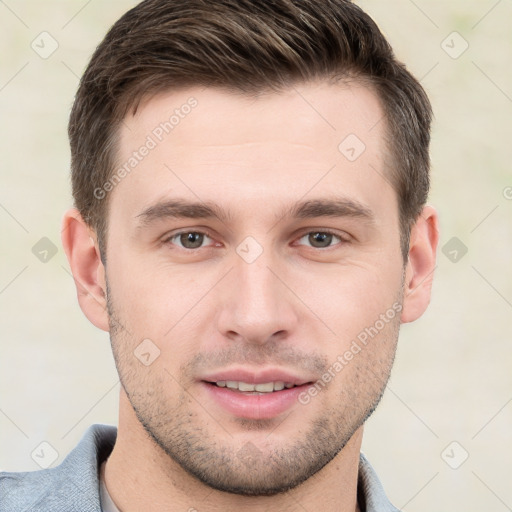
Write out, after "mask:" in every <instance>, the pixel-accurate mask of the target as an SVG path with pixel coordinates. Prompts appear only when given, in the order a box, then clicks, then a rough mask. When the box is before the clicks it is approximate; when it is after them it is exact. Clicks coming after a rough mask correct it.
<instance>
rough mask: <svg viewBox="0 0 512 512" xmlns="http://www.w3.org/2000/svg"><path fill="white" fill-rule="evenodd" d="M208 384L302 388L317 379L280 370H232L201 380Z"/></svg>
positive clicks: (209, 375) (206, 376) (204, 377)
mask: <svg viewBox="0 0 512 512" xmlns="http://www.w3.org/2000/svg"><path fill="white" fill-rule="evenodd" d="M201 380H202V381H206V382H219V381H235V382H246V383H247V384H265V383H267V382H285V383H291V384H294V385H295V386H301V385H303V384H307V383H309V382H314V381H316V379H315V378H310V377H308V376H299V375H296V374H294V373H292V372H290V371H287V370H282V369H279V368H263V369H254V370H250V369H248V368H232V369H227V370H219V371H217V372H215V373H210V374H208V375H205V376H203V377H202V378H201Z"/></svg>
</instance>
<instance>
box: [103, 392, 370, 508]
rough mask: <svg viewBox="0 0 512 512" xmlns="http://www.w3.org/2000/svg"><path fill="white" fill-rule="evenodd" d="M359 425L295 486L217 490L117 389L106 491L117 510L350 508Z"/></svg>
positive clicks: (353, 497) (354, 502)
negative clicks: (252, 492)
mask: <svg viewBox="0 0 512 512" xmlns="http://www.w3.org/2000/svg"><path fill="white" fill-rule="evenodd" d="M362 430H363V428H362V427H361V428H360V429H358V430H357V431H356V433H355V434H354V435H353V436H352V438H351V439H350V441H349V442H348V443H347V444H346V446H345V447H344V448H343V450H341V452H340V453H338V455H337V456H336V457H335V458H334V459H333V460H331V462H329V463H328V464H327V465H326V466H324V467H323V468H322V469H321V470H320V471H319V472H318V473H316V474H315V475H314V476H312V477H311V478H309V479H308V480H307V481H305V482H304V483H302V484H301V485H299V486H298V487H296V488H294V489H292V490H290V491H288V492H286V493H283V494H279V495H276V496H251V497H247V496H239V495H235V494H230V493H226V492H222V491H217V490H215V489H212V488H211V487H209V486H207V485H205V484H203V483H202V482H200V481H199V480H197V479H196V478H194V477H193V476H191V475H189V474H188V473H187V472H186V471H184V470H183V468H181V466H179V465H178V464H177V463H176V462H175V461H173V460H172V459H171V458H170V457H169V456H168V455H167V454H166V453H165V452H163V451H162V450H161V448H160V447H158V446H157V445H156V443H155V442H154V441H153V440H152V439H151V437H150V436H149V435H148V434H147V432H146V431H145V430H144V428H143V427H142V425H141V424H140V422H139V421H138V419H137V417H136V416H135V413H134V412H133V409H132V408H131V406H130V404H129V403H128V400H127V398H126V396H125V395H124V393H123V392H121V404H120V417H119V428H118V435H117V440H116V444H115V446H114V449H113V451H112V454H111V455H110V457H109V459H108V461H107V463H106V467H105V483H106V486H107V489H108V492H109V494H110V496H111V498H112V500H113V501H114V503H115V504H116V506H117V507H118V508H119V510H120V511H121V512H132V511H138V510H145V511H147V512H158V511H162V510H166V511H184V510H186V511H189V512H203V511H208V512H217V511H219V512H220V511H222V512H234V511H237V512H238V511H239V510H247V511H249V512H252V511H260V510H265V511H266V512H274V511H280V512H295V511H297V512H299V511H300V512H303V511H304V510H308V511H311V512H313V511H315V510H322V512H331V511H332V512H334V511H336V512H354V511H358V510H359V508H358V506H357V476H358V467H359V451H360V448H361V440H362Z"/></svg>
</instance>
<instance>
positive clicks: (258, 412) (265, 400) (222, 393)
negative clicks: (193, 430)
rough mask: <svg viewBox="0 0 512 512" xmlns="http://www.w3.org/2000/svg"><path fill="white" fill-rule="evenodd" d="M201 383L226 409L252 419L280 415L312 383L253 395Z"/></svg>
mask: <svg viewBox="0 0 512 512" xmlns="http://www.w3.org/2000/svg"><path fill="white" fill-rule="evenodd" d="M201 384H202V385H203V387H204V388H205V390H206V392H207V393H208V394H209V396H211V397H212V398H213V400H215V402H216V403H217V404H219V405H220V406H221V407H222V408H223V409H224V410H226V411H227V412H229V413H231V414H233V415H234V416H237V417H239V418H247V419H252V420H266V419H271V418H275V417H276V416H279V414H282V413H283V412H285V411H287V410H288V409H290V407H292V406H293V405H294V404H296V403H297V401H298V396H299V395H300V393H301V392H302V391H304V390H306V389H307V388H308V387H309V386H311V384H303V385H302V386H296V387H294V388H290V389H286V388H285V389H282V390H281V391H273V392H272V393H262V394H260V395H256V394H254V395H251V394H245V393H242V392H240V391H237V390H231V389H229V388H220V387H219V386H217V385H215V384H211V383H209V382H202V383H201Z"/></svg>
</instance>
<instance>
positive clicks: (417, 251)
mask: <svg viewBox="0 0 512 512" xmlns="http://www.w3.org/2000/svg"><path fill="white" fill-rule="evenodd" d="M438 227H439V220H438V215H437V212H436V211H435V210H434V208H432V207H431V206H425V208H423V211H422V212H421V214H420V216H419V217H418V220H417V221H416V222H415V224H414V225H413V227H412V229H411V236H410V244H409V260H408V262H407V266H406V271H405V281H404V301H403V309H402V315H401V321H402V323H406V322H413V321H414V320H417V319H418V318H419V317H420V316H421V315H422V314H423V313H424V312H425V310H426V309H427V306H428V304H429V302H430V294H431V290H432V280H433V278H434V269H435V267H436V250H437V243H438V241H439V229H438Z"/></svg>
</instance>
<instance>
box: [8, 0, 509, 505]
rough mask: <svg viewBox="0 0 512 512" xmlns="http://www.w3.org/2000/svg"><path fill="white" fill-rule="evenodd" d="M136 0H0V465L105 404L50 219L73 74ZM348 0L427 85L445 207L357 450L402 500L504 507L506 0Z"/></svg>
mask: <svg viewBox="0 0 512 512" xmlns="http://www.w3.org/2000/svg"><path fill="white" fill-rule="evenodd" d="M136 3H137V2H135V1H128V0H117V1H114V0H109V1H108V2H107V1H104V0H90V1H85V0H84V1H75V0H73V1H72V0H66V1H63V0H62V1H57V0H53V1H52V0H48V1H41V0H37V1H36V0H6V1H0V27H1V34H2V36H1V38H0V55H1V57H0V116H1V117H0V119H1V123H0V162H1V165H0V173H1V188H0V234H1V240H2V242H1V267H0V336H1V358H0V432H1V435H0V470H35V469H38V468H39V466H38V465H37V464H36V462H35V461H34V460H33V459H32V457H31V454H32V453H33V452H34V450H35V449H37V448H38V447H39V446H40V443H41V442H48V443H50V444H51V446H52V447H53V448H54V449H55V451H56V453H55V457H56V460H55V461H54V462H53V464H54V465H55V464H58V463H59V462H60V461H61V460H62V459H63V458H64V456H65V455H66V454H67V453H68V452H69V450H70V449H71V448H72V447H73V446H74V445H75V444H76V443H77V441H78V440H79V438H80V437H81V435H82V434H83V432H84V430H85V429H86V428H87V426H88V425H90V424H92V423H97V422H102V423H116V422H117V400H118V392H119V382H118V378H117V374H116V371H115V368H114V364H113V358H112V355H111V352H110V345H109V341H108V336H107V335H106V334H105V333H103V332H101V331H99V330H97V329H96V328H94V327H93V326H92V325H91V324H90V323H89V322H88V321H87V319H86V318H85V317H84V316H83V314H82V313H81V311H80V309H79V307H78V303H77V301H76V297H75V287H74V283H73V279H72V278H71V275H70V271H69V266H68V264H67V261H66V258H65V256H64V253H63V251H62V247H61V244H60V221H61V217H62V213H63V211H64V210H65V209H66V208H68V207H69V206H71V204H72V200H71V195H70V185H69V148H68V143H67V135H66V124H67V118H68V114H69V110H70V107H71V104H72V101H73V96H74V93H75V91H76V88H77V85H78V80H79V77H80V75H81V73H82V71H83V69H84V67H85V65H86V63H87V61H88V59H89V57H90V56H91V53H92V51H93V50H94V48H95V46H96V45H97V44H98V43H99V41H100V40H101V39H102V37H103V36H104V34H105V32H106V31H107V29H108V28H109V27H110V26H111V24H112V23H113V22H114V21H115V20H116V19H117V18H118V17H119V16H120V15H121V14H122V13H124V12H125V11H126V10H127V9H129V8H130V7H132V6H133V5H135V4H136ZM357 3H358V4H360V5H361V6H362V7H363V8H364V9H365V10H367V11H368V12H369V13H370V14H371V15H372V16H373V17H374V19H375V20H376V22H377V23H378V24H379V26H380V27H381V29H382V30H383V32H384V33H385V34H386V36H387V37H388V38H389V40H390V42H391V44H392V45H393V47H394V48H395V50H396V53H397V55H398V56H399V58H400V59H401V60H403V61H405V62H406V63H407V65H408V67H409V69H410V70H411V71H412V72H413V73H414V74H415V75H416V76H417V77H418V78H420V79H421V81H422V84H423V85H424V87H425V88H426V90H427V92H428V93H429V95H430V97H431V100H432V102H433V105H434V110H435V116H436V120H435V124H434V131H433V141H432V161H433V170H432V182H433V187H432V193H431V197H430V203H431V204H433V205H435V206H436V207H437V209H438V211H439V213H440V218H441V243H440V249H439V254H438V260H439V261H438V266H437V269H436V276H435V284H434V289H433V297H432V303H431V306H430V308H429V310H428V311H427V313H426V314H425V315H424V316H423V317H422V318H421V319H420V320H419V321H417V322H416V323H415V324H408V325H405V326H403V327H402V330H401V337H400V343H399V350H398V356H397V360H396V364H395V368H394V371H393V374H392V378H391V381H390V384H389V388H388V390H387V392H386V394H385V396H384V399H383V401H382V403H381V405H380V406H379V408H378V410H377V411H376V412H375V414H374V415H373V417H372V418H371V419H370V420H369V422H368V424H367V427H366V433H365V440H364V443H363V450H364V452H365V453H366V455H367V456H368V458H369V459H370V461H371V462H372V464H373V465H374V466H375V467H376V469H377V472H378V474H379V476H380V477H381V479H382V481H383V484H384V487H385V489H386V491H387V493H388V495H389V496H390V498H391V500H392V501H393V502H394V504H395V505H396V506H397V507H400V508H402V509H403V510H406V511H411V512H413V511H417V512H420V511H427V510H453V509H456V510H467V511H477V510H478V511H480V510H493V511H501V510H503V511H504V510H511V509H512V486H510V475H511V474H512V456H511V455H512V343H511V341H512V272H511V267H512V170H511V165H512V164H511V162H512V150H511V148H512V142H511V138H512V65H511V64H512V2H511V1H510V0H501V1H496V0H479V1H475V0H453V1H431V0H414V1H413V0H388V1H386V2H383V1H382V0H364V1H359V2H357ZM43 32H46V33H47V34H42V33H43ZM57 45H58V47H57ZM52 52H53V53H52ZM41 239H45V240H43V241H41ZM46 239H48V240H46ZM38 244H39V245H38ZM54 246H55V247H54ZM34 247H35V249H34ZM41 248H43V254H41ZM52 249H53V251H57V252H56V254H54V255H53V253H52ZM466 249H467V253H465V254H464V252H465V250H466ZM44 250H48V251H49V252H48V253H47V254H46V253H44ZM454 251H456V252H455V253H454ZM45 259H46V261H45Z"/></svg>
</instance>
